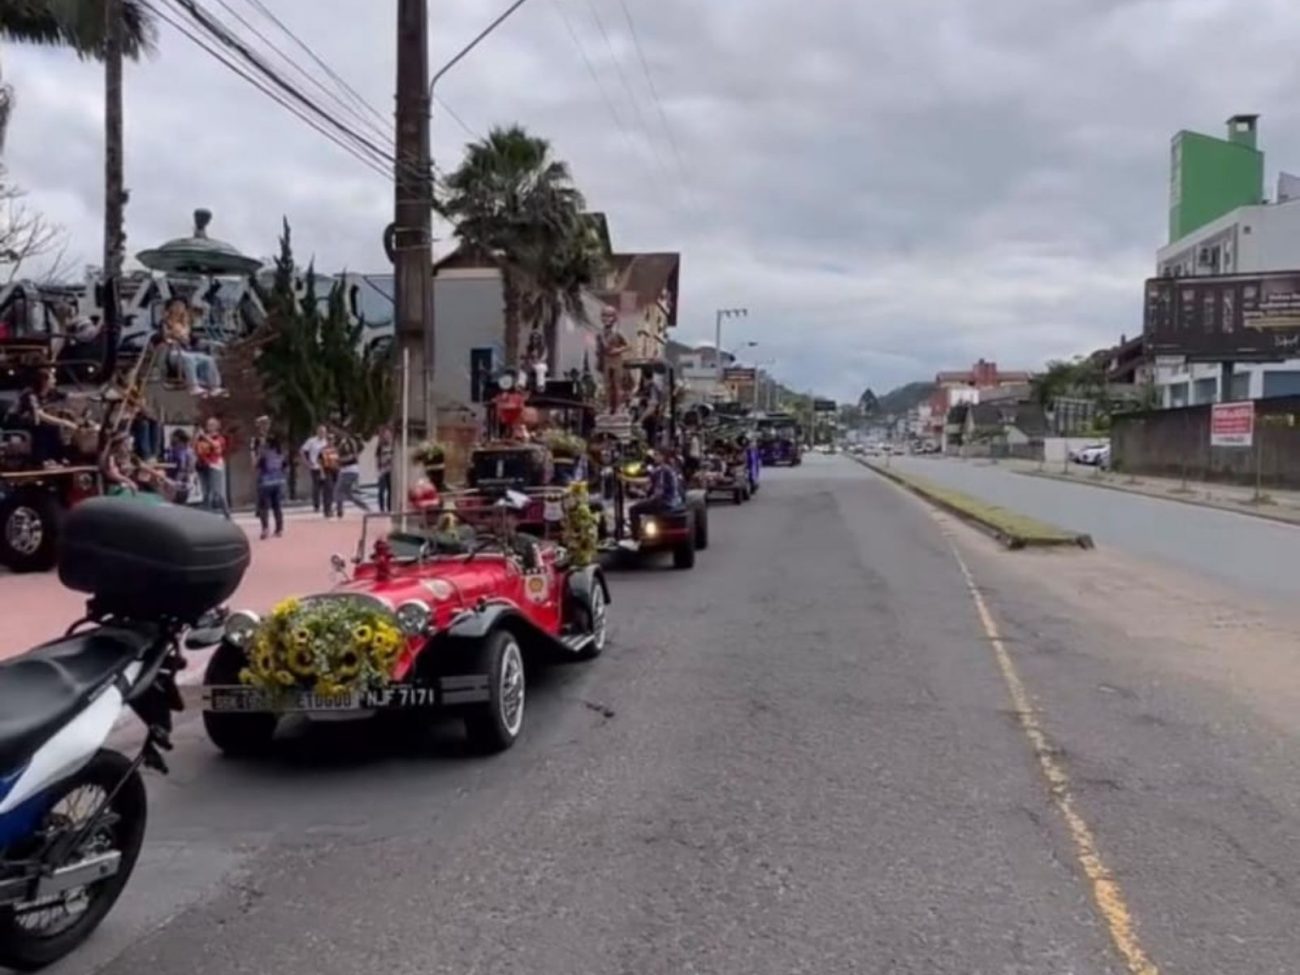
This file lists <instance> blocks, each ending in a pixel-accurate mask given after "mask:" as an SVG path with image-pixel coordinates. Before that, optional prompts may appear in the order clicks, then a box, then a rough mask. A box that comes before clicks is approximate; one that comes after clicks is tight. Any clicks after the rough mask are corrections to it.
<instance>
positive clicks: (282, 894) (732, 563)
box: [54, 457, 1300, 975]
mask: <svg viewBox="0 0 1300 975" xmlns="http://www.w3.org/2000/svg"><path fill="white" fill-rule="evenodd" d="M765 476H766V482H765V486H764V488H763V490H762V492H761V493H760V494H759V496H758V497H757V499H756V500H755V501H754V502H753V503H751V504H749V505H747V506H745V507H741V508H732V507H728V506H722V507H718V508H715V509H714V511H713V516H714V522H713V531H712V536H713V537H712V541H713V545H712V547H711V548H710V550H709V551H708V552H707V553H703V554H702V555H701V557H700V561H699V564H698V566H697V568H696V569H695V570H694V571H693V572H684V573H679V572H674V571H672V570H671V569H667V568H665V569H663V570H661V571H649V572H642V573H618V574H617V575H616V576H615V578H614V580H613V583H614V606H613V608H612V609H613V613H614V618H613V619H614V624H615V627H616V628H615V630H614V633H613V641H612V644H611V646H610V648H609V649H608V650H607V651H606V653H605V655H604V656H602V657H601V658H600V659H599V660H597V661H595V662H593V663H590V664H584V665H578V666H573V667H566V668H562V669H558V670H554V671H551V672H549V674H547V675H546V676H545V678H544V680H542V681H539V682H537V683H534V685H533V687H532V693H531V694H530V712H529V715H528V727H527V730H526V734H525V738H524V740H523V741H521V742H520V744H519V745H518V746H517V747H516V748H515V749H513V750H512V751H511V752H509V753H507V754H505V755H503V756H499V757H497V758H494V759H490V760H483V759H478V758H470V757H467V756H465V755H463V754H462V753H461V750H460V747H459V744H458V738H457V736H456V733H455V729H454V728H448V729H442V730H440V731H437V732H435V734H433V735H432V737H431V738H430V740H428V741H405V742H393V741H385V740H383V739H381V738H379V737H377V736H375V735H372V734H371V733H369V732H368V731H367V730H366V729H364V728H358V727H355V726H334V727H329V728H321V729H313V730H312V732H311V733H309V734H306V735H303V736H299V737H296V738H294V739H292V740H290V741H288V742H286V743H284V745H283V746H282V747H281V749H280V750H279V752H278V754H277V755H276V756H275V758H274V759H272V760H269V761H266V762H261V763H251V764H250V763H236V762H229V761H225V760H222V759H220V758H218V757H217V756H216V755H215V754H214V753H213V752H212V750H211V749H210V748H209V747H208V746H207V745H206V743H205V742H204V741H203V740H202V739H201V737H200V736H199V734H198V731H197V728H196V727H195V726H194V725H193V724H190V725H188V726H186V727H185V728H184V729H183V730H182V732H181V734H180V736H179V737H180V744H179V748H178V752H177V756H176V759H175V770H174V774H173V775H172V776H171V777H169V778H167V779H158V778H156V777H155V778H154V779H152V781H151V796H152V798H153V800H154V807H153V819H152V821H151V823H150V828H149V836H148V839H147V846H146V854H145V857H144V859H143V860H142V863H141V866H140V868H139V869H138V871H137V874H136V876H135V877H134V878H133V880H132V883H131V886H130V887H129V888H128V892H127V894H126V895H125V897H124V899H123V901H122V902H121V904H120V905H119V908H118V909H117V910H116V911H115V912H114V914H113V915H111V916H110V918H109V919H108V921H107V922H106V923H105V925H104V927H103V929H102V930H101V932H100V933H99V934H98V935H97V936H96V937H95V939H94V940H93V941H92V942H91V943H90V944H88V945H87V946H86V947H85V948H84V949H83V950H82V951H81V952H80V953H79V954H77V955H76V956H75V957H73V958H72V959H70V960H68V961H67V962H65V963H64V964H63V965H61V966H59V967H57V968H56V969H55V970H54V971H56V972H59V973H65V972H66V973H74V972H75V973H89V972H102V973H105V975H138V973H140V972H155V973H159V975H172V973H182V972H184V973H187V975H227V973H232V975H233V973H244V972H249V973H265V972H275V973H277V975H335V973H338V975H355V973H359V972H384V973H386V975H400V973H407V972H410V973H417V972H418V973H444V972H445V973H470V972H491V973H493V975H509V973H516V972H517V973H530V975H543V973H557V975H572V973H598V972H599V973H665V975H667V973H684V972H700V973H710V975H726V973H737V975H742V973H743V975H765V973H772V975H790V973H796V972H808V973H819V975H828V973H838V972H871V973H877V972H879V973H918V975H919V973H927V975H929V973H953V975H958V973H960V975H975V973H988V975H993V973H998V975H1004V973H1044V975H1085V973H1119V972H1123V971H1126V970H1139V971H1140V970H1142V969H1133V967H1132V965H1128V966H1127V967H1126V962H1125V959H1124V958H1123V956H1122V954H1121V952H1120V950H1119V949H1118V948H1117V944H1116V937H1115V934H1116V931H1117V930H1119V928H1117V925H1119V927H1120V928H1123V927H1124V925H1128V928H1125V930H1129V931H1130V934H1131V936H1132V938H1133V939H1134V943H1136V944H1139V945H1140V950H1141V951H1142V952H1145V956H1146V957H1149V958H1150V959H1151V960H1152V962H1153V963H1155V964H1158V965H1160V970H1161V971H1168V972H1179V973H1206V975H1210V973H1213V975H1224V973H1252V975H1254V973H1266V972H1279V973H1280V972H1294V971H1296V969H1297V963H1296V962H1295V958H1296V957H1300V951H1297V950H1296V949H1297V948H1300V932H1298V931H1297V926H1296V918H1297V911H1298V910H1300V895H1298V894H1297V888H1296V886H1295V884H1296V879H1297V871H1296V868H1295V866H1294V865H1295V864H1296V863H1298V862H1300V839H1297V837H1300V829H1297V828H1296V827H1297V826H1298V825H1300V822H1297V817H1300V789H1297V788H1296V787H1295V786H1293V785H1291V784H1290V783H1295V782H1300V775H1297V772H1300V768H1297V767H1296V766H1297V764H1298V763H1297V762H1296V760H1295V758H1294V757H1293V751H1294V750H1293V749H1288V748H1287V747H1284V746H1287V745H1290V744H1292V743H1293V741H1294V738H1293V737H1292V734H1291V732H1290V731H1289V730H1288V731H1286V732H1283V731H1280V730H1279V729H1278V728H1276V727H1273V728H1270V727H1266V726H1264V725H1263V724H1262V723H1261V722H1258V721H1256V720H1255V719H1254V718H1252V716H1251V711H1250V709H1249V707H1248V703H1246V702H1242V701H1239V700H1237V699H1235V698H1233V697H1231V696H1230V695H1229V694H1228V693H1227V692H1226V691H1222V690H1220V689H1217V688H1211V687H1206V686H1202V685H1200V684H1197V683H1195V682H1193V681H1191V680H1180V679H1177V678H1176V677H1174V676H1170V675H1169V674H1153V673H1151V671H1150V669H1149V664H1147V663H1144V662H1143V660H1142V658H1141V655H1140V654H1131V653H1129V650H1130V649H1131V648H1129V647H1125V646H1123V645H1122V644H1120V642H1119V641H1117V640H1116V639H1115V638H1114V634H1112V633H1110V632H1109V631H1107V630H1106V629H1105V628H1104V627H1102V626H1100V625H1099V624H1092V623H1090V622H1089V621H1086V620H1077V619H1072V618H1070V617H1069V616H1068V614H1062V613H1061V612H1060V610H1059V607H1056V606H1053V605H1051V604H1050V603H1045V602H1044V600H1043V599H1042V598H1041V596H1039V595H1037V594H1035V593H1034V592H1033V591H1032V590H1030V589H1028V588H1026V586H1025V585H1024V584H1023V582H1022V581H1021V580H1020V577H1019V576H1018V575H1016V574H1014V573H1011V572H1009V570H1008V569H1007V568H1006V565H1005V563H1003V562H1000V561H998V560H997V559H996V558H994V557H993V556H992V555H991V554H990V553H989V552H988V551H987V550H986V549H985V548H983V547H981V546H982V545H983V544H984V543H983V541H982V540H980V541H972V540H970V539H966V538H964V537H963V539H962V540H960V542H959V544H960V546H961V550H962V551H964V552H965V558H966V560H967V562H968V564H969V566H970V569H971V571H972V572H973V574H974V578H975V579H976V581H977V582H978V584H979V586H980V588H981V589H982V590H983V591H984V592H985V595H986V598H987V600H988V608H989V611H990V613H991V616H990V618H989V622H992V624H993V625H995V626H997V627H998V628H999V629H1000V630H1001V632H1002V633H1003V635H1004V636H1005V637H1006V646H1007V648H1008V649H1009V653H1010V656H1009V658H1008V659H1009V661H1010V662H1011V663H1010V666H1011V667H1012V672H1011V673H1012V675H1013V676H1014V675H1020V676H1022V677H1023V680H1024V686H1025V688H1026V692H1027V693H1028V694H1029V696H1030V698H1031V699H1032V702H1033V706H1034V708H1035V709H1036V710H1035V712H1034V713H1035V714H1036V715H1037V719H1036V720H1037V722H1038V725H1039V727H1040V730H1041V732H1042V734H1043V735H1045V736H1046V738H1045V739H1044V740H1045V741H1046V746H1045V747H1042V748H1039V750H1038V752H1037V753H1036V750H1035V747H1034V743H1033V739H1032V737H1031V736H1030V735H1027V733H1026V728H1025V725H1024V723H1023V721H1021V720H1018V718H1017V715H1016V713H1015V712H1014V710H1013V707H1012V697H1011V696H1009V693H1008V686H1009V684H1008V674H1007V673H1006V672H1004V670H1003V669H1002V668H1001V667H1000V666H999V663H998V660H997V657H996V655H995V653H994V652H993V650H992V648H991V646H990V643H989V640H988V633H987V630H986V621H985V620H984V619H982V618H981V615H980V614H979V613H978V612H977V610H976V607H975V604H974V602H973V601H972V597H971V592H970V589H969V587H968V584H967V580H966V577H965V576H964V574H963V570H962V567H961V565H960V564H959V562H958V561H957V559H956V558H955V556H954V551H953V548H952V545H951V543H950V540H949V538H948V537H946V535H945V534H944V533H943V532H941V530H940V526H939V525H938V524H936V521H935V520H934V519H933V518H932V517H931V516H930V514H929V513H928V512H927V511H926V510H925V509H923V508H922V507H921V506H920V505H919V503H918V502H916V501H915V499H913V498H911V497H910V496H907V495H904V494H903V493H901V492H900V491H899V490H898V489H896V488H895V487H893V486H892V485H889V484H887V483H885V482H883V481H881V480H879V479H876V478H874V477H873V476H872V475H870V474H869V473H867V472H866V471H864V470H863V469H861V468H860V467H858V466H856V465H854V464H852V463H851V462H850V461H848V460H847V459H844V458H821V457H814V458H810V459H809V461H808V463H807V464H806V465H805V466H804V467H803V468H801V469H798V470H792V471H769V472H767V473H766V475H765ZM1022 554H1023V555H1024V557H1026V558H1039V557H1040V556H1037V555H1029V554H1028V553H1022ZM1087 557H1089V553H1062V554H1060V555H1050V556H1042V558H1047V559H1051V558H1087ZM1015 679H1017V680H1018V679H1020V677H1015ZM1045 768H1050V769H1056V770H1058V771H1059V772H1060V773H1061V775H1062V776H1063V777H1064V779H1063V781H1058V782H1057V783H1056V791H1055V792H1052V791H1050V790H1049V788H1048V785H1047V780H1046V778H1045V776H1044V769H1045ZM1066 800H1068V803H1069V806H1068V808H1069V809H1070V810H1071V814H1072V815H1073V816H1074V817H1075V819H1077V820H1078V823H1081V824H1083V828H1084V829H1085V831H1090V833H1089V835H1091V836H1092V837H1093V838H1094V840H1095V845H1096V849H1095V850H1094V853H1097V854H1099V855H1100V856H1101V857H1102V858H1103V859H1104V863H1103V864H1101V866H1100V869H1102V870H1103V871H1104V873H1103V879H1105V880H1106V881H1107V882H1109V880H1110V879H1111V878H1113V879H1114V880H1115V881H1116V882H1117V883H1118V887H1117V888H1116V889H1117V890H1118V891H1119V893H1120V896H1121V902H1120V905H1119V908H1118V911H1119V913H1118V914H1116V913H1115V911H1116V910H1117V908H1116V907H1115V902H1114V898H1112V899H1111V900H1110V901H1108V902H1107V903H1108V906H1107V909H1106V910H1102V909H1099V907H1098V904H1097V902H1096V899H1095V897H1094V894H1095V892H1096V886H1097V883H1098V877H1097V875H1096V872H1095V868H1097V864H1094V863H1092V862H1091V861H1085V860H1081V859H1080V852H1081V846H1080V836H1079V831H1078V829H1077V828H1076V827H1077V825H1078V824H1076V823H1075V822H1074V821H1073V820H1070V819H1068V818H1067V817H1065V816H1063V815H1062V803H1063V802H1064V801H1066ZM1090 871H1091V873H1090ZM1105 871H1108V872H1105ZM1107 889H1108V890H1109V888H1107ZM1121 922H1122V923H1121ZM1131 960H1132V959H1131V957H1130V961H1131ZM1154 970H1155V969H1154V968H1151V969H1148V970H1147V971H1154Z"/></svg>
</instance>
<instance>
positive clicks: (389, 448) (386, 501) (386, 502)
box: [375, 427, 393, 513]
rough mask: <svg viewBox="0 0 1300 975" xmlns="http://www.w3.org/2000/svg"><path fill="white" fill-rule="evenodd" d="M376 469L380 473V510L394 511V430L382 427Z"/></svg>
mask: <svg viewBox="0 0 1300 975" xmlns="http://www.w3.org/2000/svg"><path fill="white" fill-rule="evenodd" d="M375 469H376V470H377V471H378V472H379V510H380V511H382V512H384V513H388V512H390V511H392V510H393V428H392V427H382V428H380V431H379V444H378V445H377V446H376V447H375Z"/></svg>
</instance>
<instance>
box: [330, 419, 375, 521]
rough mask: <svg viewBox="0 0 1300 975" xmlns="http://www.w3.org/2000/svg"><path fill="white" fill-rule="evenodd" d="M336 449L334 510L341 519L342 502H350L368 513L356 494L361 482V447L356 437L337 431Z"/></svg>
mask: <svg viewBox="0 0 1300 975" xmlns="http://www.w3.org/2000/svg"><path fill="white" fill-rule="evenodd" d="M336 444H337V449H338V480H337V481H336V482H335V485H334V508H335V510H336V511H337V512H338V516H339V517H340V518H342V517H343V502H344V501H351V502H352V503H353V504H355V505H356V506H357V507H358V508H360V509H361V510H362V511H364V512H366V513H369V511H370V505H368V504H366V502H365V499H364V498H362V497H361V495H359V494H358V493H357V486H358V485H359V484H360V482H361V464H360V454H361V445H360V444H358V443H357V439H356V437H354V436H352V435H351V434H350V433H348V432H347V431H345V430H341V431H339V434H338V436H337V438H336Z"/></svg>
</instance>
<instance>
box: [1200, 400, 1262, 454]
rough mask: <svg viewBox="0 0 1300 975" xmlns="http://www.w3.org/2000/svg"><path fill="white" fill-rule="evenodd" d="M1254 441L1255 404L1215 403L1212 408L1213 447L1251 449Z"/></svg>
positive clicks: (1211, 429)
mask: <svg viewBox="0 0 1300 975" xmlns="http://www.w3.org/2000/svg"><path fill="white" fill-rule="evenodd" d="M1254 439H1255V404H1254V403H1251V402H1246V403H1215V404H1214V405H1213V406H1211V407H1210V446H1211V447H1249V446H1251V444H1252V443H1253V442H1254Z"/></svg>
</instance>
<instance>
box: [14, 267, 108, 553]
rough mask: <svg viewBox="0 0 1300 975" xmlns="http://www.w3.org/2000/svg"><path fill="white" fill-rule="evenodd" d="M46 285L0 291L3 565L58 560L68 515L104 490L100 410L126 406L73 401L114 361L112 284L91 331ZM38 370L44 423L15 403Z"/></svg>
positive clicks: (102, 377) (67, 300)
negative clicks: (79, 323)
mask: <svg viewBox="0 0 1300 975" xmlns="http://www.w3.org/2000/svg"><path fill="white" fill-rule="evenodd" d="M47 291H48V289H41V288H38V287H35V286H33V285H28V284H14V285H10V286H8V287H6V288H5V289H3V290H0V565H3V566H4V567H6V568H8V569H10V570H12V571H14V572H41V571H44V570H46V569H50V568H52V567H53V566H54V562H55V546H56V543H57V541H58V535H59V530H60V528H61V526H62V524H63V521H64V520H65V518H66V517H67V514H68V512H69V511H70V510H71V509H72V508H73V507H74V506H75V505H77V504H79V503H80V502H81V501H83V500H85V499H86V498H90V497H94V496H95V495H98V494H100V493H101V489H102V479H101V478H100V475H99V467H98V455H99V452H100V449H101V448H102V446H103V443H104V437H105V433H104V431H105V430H106V429H108V427H107V426H106V424H105V423H104V422H102V421H104V420H105V419H106V418H105V417H104V416H102V415H101V414H103V413H110V414H111V413H112V412H113V411H114V410H118V411H120V410H121V408H122V404H120V403H119V404H113V405H109V406H104V407H101V406H100V405H99V403H92V402H86V403H80V404H78V402H77V399H76V395H75V394H76V393H77V391H78V390H80V389H81V388H83V387H86V386H91V387H93V388H95V389H96V390H98V389H99V387H100V386H101V384H105V383H107V382H108V380H109V379H110V378H111V377H112V376H113V373H114V371H115V369H116V368H117V363H118V354H117V339H118V334H119V328H120V327H119V322H118V313H117V301H116V289H115V288H103V289H101V291H100V295H99V297H100V301H101V303H102V304H103V307H104V310H105V321H104V325H103V327H99V328H96V329H95V330H94V332H93V334H91V333H89V332H86V333H84V334H82V332H81V331H80V330H79V329H77V328H74V327H73V324H74V323H73V322H72V321H71V317H72V305H71V303H70V302H71V299H70V297H69V296H67V295H64V294H61V293H57V292H55V293H47ZM70 336H79V337H70ZM42 373H48V378H47V379H46V380H45V382H47V383H48V384H49V385H48V386H47V387H46V388H45V390H44V392H43V394H42V397H41V398H42V400H43V401H44V402H43V404H42V409H43V412H44V413H47V414H49V416H50V417H53V418H54V419H53V420H52V422H49V423H46V422H38V421H36V420H35V419H34V418H33V417H32V416H31V415H30V412H28V411H24V410H23V409H21V403H20V399H21V395H22V390H23V389H24V387H35V386H36V385H37V383H38V382H41V381H42V380H41V374H42ZM102 402H107V399H106V398H104V399H103V400H102ZM47 404H48V405H47Z"/></svg>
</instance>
